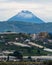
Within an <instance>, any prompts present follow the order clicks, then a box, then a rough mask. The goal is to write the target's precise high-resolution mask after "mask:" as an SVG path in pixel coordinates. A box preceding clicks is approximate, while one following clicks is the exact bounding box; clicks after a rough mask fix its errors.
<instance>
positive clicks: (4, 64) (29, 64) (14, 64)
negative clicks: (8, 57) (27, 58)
mask: <svg viewBox="0 0 52 65" xmlns="http://www.w3.org/2000/svg"><path fill="white" fill-rule="evenodd" d="M40 64H42V63H41V62H0V65H40Z"/></svg>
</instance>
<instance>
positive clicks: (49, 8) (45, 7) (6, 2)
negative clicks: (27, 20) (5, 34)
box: [0, 0, 52, 22]
mask: <svg viewBox="0 0 52 65" xmlns="http://www.w3.org/2000/svg"><path fill="white" fill-rule="evenodd" d="M21 10H29V11H31V12H32V13H34V15H36V16H38V17H39V18H41V19H42V20H44V21H45V22H52V0H0V20H1V21H3V20H7V19H9V18H10V17H12V16H14V15H15V14H17V13H18V12H20V11H21Z"/></svg>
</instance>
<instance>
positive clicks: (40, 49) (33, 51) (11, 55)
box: [0, 31, 52, 62]
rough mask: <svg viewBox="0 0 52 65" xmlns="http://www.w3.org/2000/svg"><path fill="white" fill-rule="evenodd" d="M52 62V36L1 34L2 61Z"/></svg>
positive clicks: (0, 53) (40, 34) (44, 34)
mask: <svg viewBox="0 0 52 65" xmlns="http://www.w3.org/2000/svg"><path fill="white" fill-rule="evenodd" d="M22 60H23V61H41V62H42V61H47V60H52V34H51V33H48V32H40V33H38V34H30V33H29V34H28V33H17V32H11V31H7V32H3V33H0V61H22Z"/></svg>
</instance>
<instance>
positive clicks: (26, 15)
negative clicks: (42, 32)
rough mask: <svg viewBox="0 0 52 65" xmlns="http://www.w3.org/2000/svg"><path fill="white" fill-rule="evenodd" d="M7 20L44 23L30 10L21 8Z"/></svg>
mask: <svg viewBox="0 0 52 65" xmlns="http://www.w3.org/2000/svg"><path fill="white" fill-rule="evenodd" d="M8 21H23V22H33V23H44V21H43V20H41V19H40V18H38V17H37V16H35V15H34V14H33V13H32V12H30V11H28V10H22V11H21V12H19V13H18V14H16V15H15V16H13V17H11V18H10V19H8Z"/></svg>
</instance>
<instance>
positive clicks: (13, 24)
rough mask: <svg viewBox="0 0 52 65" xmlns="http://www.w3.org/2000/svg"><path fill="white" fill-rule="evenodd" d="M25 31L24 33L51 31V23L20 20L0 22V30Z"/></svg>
mask: <svg viewBox="0 0 52 65" xmlns="http://www.w3.org/2000/svg"><path fill="white" fill-rule="evenodd" d="M6 31H12V32H25V33H38V32H50V33H52V23H42V24H37V23H30V22H21V21H6V22H0V32H6Z"/></svg>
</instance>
